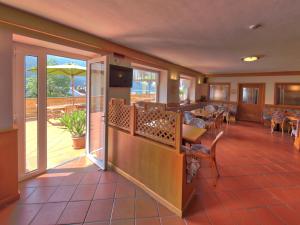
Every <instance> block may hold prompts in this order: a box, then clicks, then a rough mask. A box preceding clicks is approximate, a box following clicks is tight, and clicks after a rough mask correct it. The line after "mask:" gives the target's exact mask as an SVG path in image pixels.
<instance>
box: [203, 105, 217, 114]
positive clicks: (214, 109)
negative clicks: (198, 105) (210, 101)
mask: <svg viewBox="0 0 300 225" xmlns="http://www.w3.org/2000/svg"><path fill="white" fill-rule="evenodd" d="M204 109H205V111H208V112H210V113H213V112H215V111H216V107H215V106H213V105H207V106H205V107H204Z"/></svg>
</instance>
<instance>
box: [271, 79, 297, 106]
mask: <svg viewBox="0 0 300 225" xmlns="http://www.w3.org/2000/svg"><path fill="white" fill-rule="evenodd" d="M275 91H276V97H277V98H276V104H279V105H300V84H277V85H276V89H275Z"/></svg>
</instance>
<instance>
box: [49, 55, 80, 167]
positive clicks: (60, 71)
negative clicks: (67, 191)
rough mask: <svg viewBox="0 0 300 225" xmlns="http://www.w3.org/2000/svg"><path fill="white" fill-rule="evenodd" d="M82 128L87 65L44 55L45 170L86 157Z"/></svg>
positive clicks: (71, 59)
mask: <svg viewBox="0 0 300 225" xmlns="http://www.w3.org/2000/svg"><path fill="white" fill-rule="evenodd" d="M85 126H86V62H85V61H83V60H78V59H73V58H66V57H60V56H54V55H47V167H48V168H53V167H55V166H58V165H60V164H62V163H64V162H67V161H70V160H72V159H75V158H77V157H80V156H83V155H84V154H85V132H86V128H85ZM73 139H74V140H73Z"/></svg>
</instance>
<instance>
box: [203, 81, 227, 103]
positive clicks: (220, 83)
mask: <svg viewBox="0 0 300 225" xmlns="http://www.w3.org/2000/svg"><path fill="white" fill-rule="evenodd" d="M210 85H227V86H228V97H227V100H225V101H224V100H213V99H210ZM207 97H208V98H207V99H208V101H210V102H230V97H231V83H226V82H210V83H208V93H207Z"/></svg>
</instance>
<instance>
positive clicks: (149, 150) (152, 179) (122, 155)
mask: <svg viewBox="0 0 300 225" xmlns="http://www.w3.org/2000/svg"><path fill="white" fill-rule="evenodd" d="M121 112H122V113H121ZM128 114H129V115H128ZM181 123H182V115H181V113H178V112H169V111H164V110H160V109H155V110H153V109H150V110H146V109H144V108H137V107H135V106H128V105H125V101H124V100H120V99H112V100H111V102H110V104H109V125H110V126H109V133H108V152H109V153H108V160H109V163H110V165H111V167H112V168H113V169H115V170H116V171H117V172H119V173H120V174H122V175H124V176H125V177H127V178H128V179H130V180H131V181H132V182H134V183H135V184H137V185H138V186H139V187H140V188H142V189H143V190H145V191H146V192H147V193H149V194H150V195H151V196H152V197H154V198H155V199H156V200H158V201H159V202H160V203H161V204H163V205H164V206H166V207H167V208H169V209H170V210H172V211H173V212H174V213H176V214H177V215H179V216H182V215H183V213H184V209H185V208H186V207H187V205H188V203H189V201H190V200H191V198H192V196H193V194H194V191H195V186H194V183H193V182H192V183H189V184H187V183H186V160H185V154H184V153H182V152H181V132H182V131H181V129H182V128H181V127H182V126H181ZM128 127H129V128H128Z"/></svg>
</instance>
